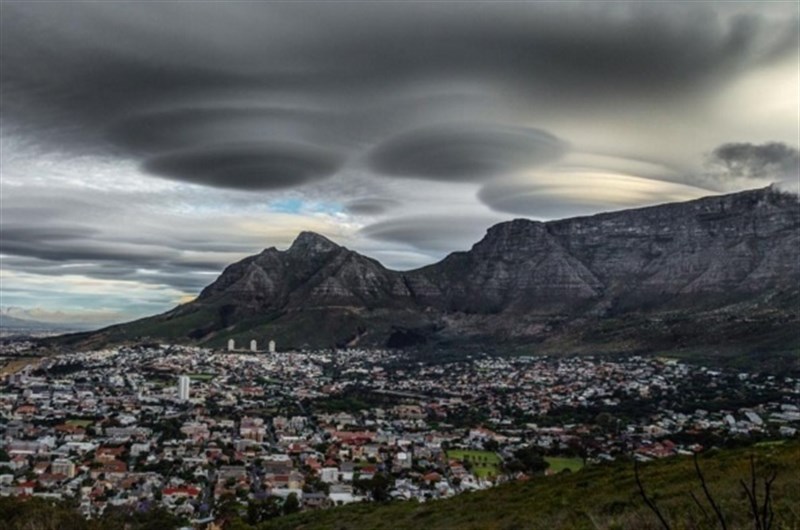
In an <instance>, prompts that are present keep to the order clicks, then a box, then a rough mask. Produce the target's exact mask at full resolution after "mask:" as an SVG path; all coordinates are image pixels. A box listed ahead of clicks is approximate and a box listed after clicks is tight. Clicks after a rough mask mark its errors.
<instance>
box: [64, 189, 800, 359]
mask: <svg viewBox="0 0 800 530" xmlns="http://www.w3.org/2000/svg"><path fill="white" fill-rule="evenodd" d="M798 249H800V203H799V202H798V199H797V197H796V196H793V195H789V194H785V193H781V192H779V191H777V190H775V189H772V188H766V189H760V190H752V191H745V192H741V193H735V194H730V195H721V196H713V197H706V198H702V199H698V200H694V201H689V202H684V203H674V204H665V205H660V206H654V207H649V208H640V209H634V210H626V211H618V212H612V213H604V214H599V215H594V216H590V217H578V218H573V219H565V220H560V221H551V222H538V221H529V220H524V219H517V220H514V221H510V222H506V223H501V224H498V225H495V226H493V227H491V228H490V229H489V230H488V232H487V233H486V236H485V237H484V238H483V239H482V240H481V241H479V242H478V243H477V244H475V245H474V246H473V247H472V249H471V250H469V251H466V252H455V253H453V254H450V255H449V256H447V257H446V258H445V259H444V260H442V261H440V262H439V263H436V264H433V265H430V266H427V267H424V268H421V269H417V270H413V271H409V272H398V271H392V270H389V269H386V268H385V267H383V266H382V265H381V264H380V263H379V262H377V261H375V260H373V259H370V258H367V257H365V256H362V255H360V254H358V253H356V252H353V251H351V250H348V249H347V248H344V247H342V246H339V245H337V244H335V243H333V242H332V241H330V240H328V239H326V238H325V237H323V236H321V235H318V234H315V233H312V232H303V233H301V234H300V235H299V236H298V238H297V239H296V240H295V242H294V243H293V244H292V246H291V247H290V248H289V249H288V250H286V251H279V250H276V249H275V248H269V249H266V250H264V251H263V252H261V253H260V254H258V255H256V256H251V257H248V258H245V259H243V260H242V261H240V262H238V263H234V264H233V265H230V266H229V267H227V268H226V269H225V270H224V271H223V273H222V274H221V275H220V276H219V278H217V280H216V281H215V282H214V283H212V284H211V285H209V286H208V287H206V288H205V289H204V290H203V291H202V293H200V296H198V297H197V299H196V300H194V301H192V302H190V303H187V304H185V305H181V306H179V307H176V308H175V309H173V310H171V311H169V312H167V313H164V314H162V315H158V316H154V317H150V318H146V319H142V320H138V321H136V322H132V323H129V324H124V325H119V326H113V327H110V328H106V329H104V330H101V331H99V332H96V333H92V334H82V335H76V336H72V337H70V338H69V341H71V342H73V343H75V344H81V345H91V344H103V343H107V342H115V341H124V340H141V339H158V340H173V341H185V342H193V343H199V344H208V345H222V344H224V343H225V342H226V341H227V339H228V338H234V339H237V340H238V341H240V344H243V342H244V341H249V340H250V339H251V338H255V339H257V340H260V341H265V340H269V339H275V340H276V341H277V342H278V345H279V347H281V348H301V347H330V346H348V345H350V346H354V345H369V346H389V347H407V346H421V347H452V346H464V345H475V346H481V345H502V346H503V347H514V346H515V345H527V346H530V345H535V348H536V350H537V351H543V352H560V351H570V352H581V351H597V352H632V351H679V350H685V351H692V350H698V351H700V350H704V351H715V352H723V353H724V352H727V351H737V352H738V351H743V350H764V351H767V350H769V351H786V352H791V351H800V338H799V337H798V333H797V332H796V330H797V329H798V327H797V324H798V312H800V311H799V310H800V265H799V263H800V262H799V261H798V252H799V250H798Z"/></svg>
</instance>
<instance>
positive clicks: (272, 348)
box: [269, 340, 275, 353]
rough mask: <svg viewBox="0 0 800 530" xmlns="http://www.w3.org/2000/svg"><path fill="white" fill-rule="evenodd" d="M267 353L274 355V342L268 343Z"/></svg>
mask: <svg viewBox="0 0 800 530" xmlns="http://www.w3.org/2000/svg"><path fill="white" fill-rule="evenodd" d="M269 352H270V353H275V341H274V340H271V341H269Z"/></svg>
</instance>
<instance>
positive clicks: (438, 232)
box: [361, 215, 502, 252]
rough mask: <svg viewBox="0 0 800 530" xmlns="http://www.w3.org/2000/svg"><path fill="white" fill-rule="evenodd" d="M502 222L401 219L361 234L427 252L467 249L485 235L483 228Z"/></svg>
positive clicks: (488, 219) (453, 218)
mask: <svg viewBox="0 0 800 530" xmlns="http://www.w3.org/2000/svg"><path fill="white" fill-rule="evenodd" d="M500 220H502V219H501V218H499V217H489V216H459V215H452V216H441V215H438V216H432V215H428V216H426V215H423V216H417V217H403V218H399V219H390V220H387V221H381V222H379V223H374V224H371V225H368V226H365V227H364V228H362V229H361V234H362V235H364V236H366V237H368V238H370V239H374V240H378V241H386V242H390V243H400V244H404V245H409V246H411V247H414V248H417V249H420V250H423V251H430V252H443V251H447V250H452V249H454V248H463V249H466V248H469V247H470V246H472V244H474V243H475V242H476V241H477V240H478V239H480V238H481V237H482V236H483V234H484V233H485V232H486V228H487V227H489V226H491V225H493V224H495V223H497V222H499V221H500Z"/></svg>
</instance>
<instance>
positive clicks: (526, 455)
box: [505, 446, 550, 473]
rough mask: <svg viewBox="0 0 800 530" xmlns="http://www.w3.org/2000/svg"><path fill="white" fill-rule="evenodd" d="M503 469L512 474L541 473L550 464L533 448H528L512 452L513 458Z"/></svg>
mask: <svg viewBox="0 0 800 530" xmlns="http://www.w3.org/2000/svg"><path fill="white" fill-rule="evenodd" d="M505 467H506V469H507V470H508V471H510V472H512V473H517V472H523V473H542V472H544V470H546V469H547V468H548V467H550V464H549V463H548V462H547V460H545V459H544V457H543V456H542V454H541V453H540V452H539V451H538V450H537V449H536V448H535V447H533V446H528V447H523V448H522V449H517V450H516V451H514V458H513V459H512V460H511V461H509V462H508V463H507V464H506V466H505Z"/></svg>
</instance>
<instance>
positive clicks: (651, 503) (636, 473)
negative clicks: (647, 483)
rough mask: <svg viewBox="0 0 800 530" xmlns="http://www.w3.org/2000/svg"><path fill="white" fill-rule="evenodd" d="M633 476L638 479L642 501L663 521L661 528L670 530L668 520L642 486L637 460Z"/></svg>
mask: <svg viewBox="0 0 800 530" xmlns="http://www.w3.org/2000/svg"><path fill="white" fill-rule="evenodd" d="M633 475H634V477H636V485H637V486H639V493H641V495H642V499H643V500H644V503H645V504H646V505H647V507H648V508H650V510H651V511H652V512H653V513H654V514H656V516H657V517H658V520H659V521H661V526H663V527H664V530H670V527H669V525H668V524H667V520H666V519H664V516H663V515H662V514H661V510H659V509H658V506H656V503H655V502H654V501H653V500H652V499H650V497H648V496H647V493H645V491H644V486H643V485H642V479H641V478H640V477H639V461H638V460H636V458H634V459H633Z"/></svg>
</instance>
